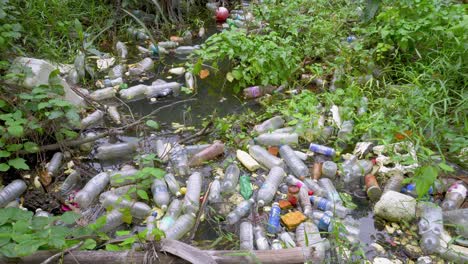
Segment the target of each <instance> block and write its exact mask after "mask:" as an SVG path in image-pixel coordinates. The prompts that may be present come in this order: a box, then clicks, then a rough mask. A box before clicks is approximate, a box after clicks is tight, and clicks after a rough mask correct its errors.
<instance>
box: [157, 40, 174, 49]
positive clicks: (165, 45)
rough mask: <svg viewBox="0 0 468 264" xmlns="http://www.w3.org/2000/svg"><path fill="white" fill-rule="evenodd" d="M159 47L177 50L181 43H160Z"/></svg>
mask: <svg viewBox="0 0 468 264" xmlns="http://www.w3.org/2000/svg"><path fill="white" fill-rule="evenodd" d="M158 46H159V47H162V48H165V49H175V48H177V46H179V43H177V42H175V41H161V42H158Z"/></svg>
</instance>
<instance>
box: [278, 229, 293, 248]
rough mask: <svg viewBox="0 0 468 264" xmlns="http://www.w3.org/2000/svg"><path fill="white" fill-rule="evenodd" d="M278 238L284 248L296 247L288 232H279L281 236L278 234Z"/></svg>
mask: <svg viewBox="0 0 468 264" xmlns="http://www.w3.org/2000/svg"><path fill="white" fill-rule="evenodd" d="M278 237H279V239H280V240H281V241H283V243H284V245H285V246H286V248H295V247H296V242H295V241H294V239H293V238H292V237H291V235H290V234H289V233H288V232H286V231H284V230H283V232H281V234H279V236H278Z"/></svg>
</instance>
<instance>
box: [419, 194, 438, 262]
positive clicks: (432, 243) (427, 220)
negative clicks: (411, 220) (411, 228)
mask: <svg viewBox="0 0 468 264" xmlns="http://www.w3.org/2000/svg"><path fill="white" fill-rule="evenodd" d="M419 206H420V209H421V219H420V220H419V223H418V227H419V234H420V235H421V241H420V246H421V248H422V249H423V251H424V252H425V253H428V254H432V253H434V252H436V250H437V249H438V247H439V246H440V236H441V234H442V232H443V230H444V227H443V217H442V208H440V207H439V206H437V205H436V204H433V203H430V202H423V203H421V204H420V205H419Z"/></svg>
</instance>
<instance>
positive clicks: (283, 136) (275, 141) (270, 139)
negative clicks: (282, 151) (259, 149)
mask: <svg viewBox="0 0 468 264" xmlns="http://www.w3.org/2000/svg"><path fill="white" fill-rule="evenodd" d="M255 142H257V143H258V144H260V145H263V146H280V145H285V144H287V145H297V144H298V142H299V135H298V134H297V133H274V134H273V133H265V134H261V135H260V136H258V137H256V138H255Z"/></svg>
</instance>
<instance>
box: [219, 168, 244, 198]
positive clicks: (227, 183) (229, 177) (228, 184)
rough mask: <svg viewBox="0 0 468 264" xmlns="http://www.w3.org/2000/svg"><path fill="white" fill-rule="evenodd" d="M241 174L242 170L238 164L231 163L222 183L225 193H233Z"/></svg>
mask: <svg viewBox="0 0 468 264" xmlns="http://www.w3.org/2000/svg"><path fill="white" fill-rule="evenodd" d="M239 175H240V170H239V167H237V165H236V164H231V165H229V166H228V167H227V168H226V171H225V173H224V180H223V183H222V191H223V193H232V192H234V191H235V190H236V186H237V183H238V182H239Z"/></svg>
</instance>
